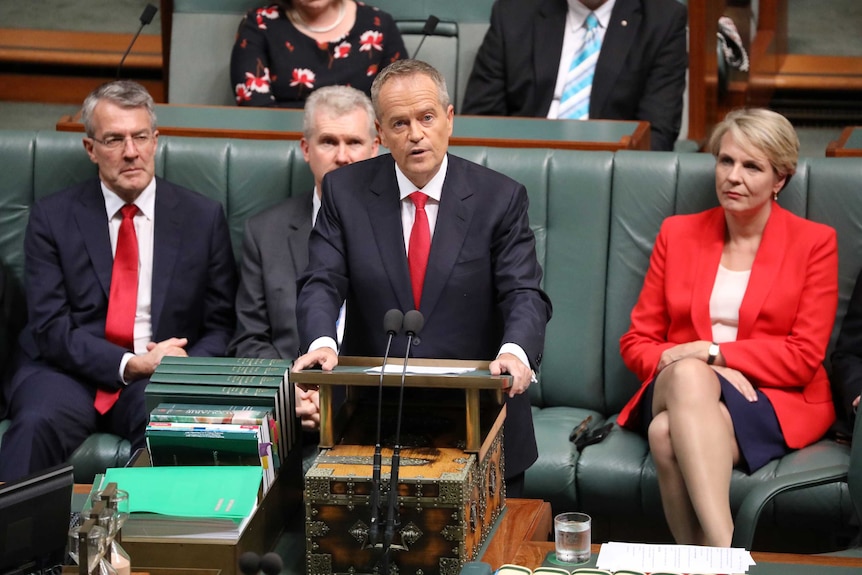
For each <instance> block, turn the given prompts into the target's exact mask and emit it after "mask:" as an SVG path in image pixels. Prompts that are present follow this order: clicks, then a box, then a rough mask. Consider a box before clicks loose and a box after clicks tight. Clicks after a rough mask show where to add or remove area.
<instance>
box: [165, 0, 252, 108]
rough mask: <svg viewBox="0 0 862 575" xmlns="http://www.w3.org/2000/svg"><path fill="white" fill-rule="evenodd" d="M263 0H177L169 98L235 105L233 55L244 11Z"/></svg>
mask: <svg viewBox="0 0 862 575" xmlns="http://www.w3.org/2000/svg"><path fill="white" fill-rule="evenodd" d="M265 3H266V2H265V1H262V0H174V2H173V4H174V12H173V17H172V21H171V53H170V67H169V68H168V102H170V103H172V104H210V105H214V106H232V105H235V104H236V100H235V98H234V91H233V86H231V83H230V54H231V50H232V49H233V43H234V39H235V38H236V31H237V28H238V27H239V23H240V20H242V17H243V15H244V14H245V13H246V12H247V11H248V10H251V9H252V8H254V7H256V6H263V5H264V4H265Z"/></svg>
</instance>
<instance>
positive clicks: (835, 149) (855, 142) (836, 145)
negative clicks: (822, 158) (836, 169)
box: [826, 126, 862, 158]
mask: <svg viewBox="0 0 862 575" xmlns="http://www.w3.org/2000/svg"><path fill="white" fill-rule="evenodd" d="M826 156H827V157H833V158H848V157H860V156H862V126H849V127H847V128H844V130H842V131H841V135H840V136H839V137H838V139H837V140H835V141H833V142H829V145H828V146H826Z"/></svg>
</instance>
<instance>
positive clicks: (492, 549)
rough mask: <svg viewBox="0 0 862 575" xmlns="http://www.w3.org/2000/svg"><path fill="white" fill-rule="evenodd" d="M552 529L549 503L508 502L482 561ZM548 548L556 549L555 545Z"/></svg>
mask: <svg viewBox="0 0 862 575" xmlns="http://www.w3.org/2000/svg"><path fill="white" fill-rule="evenodd" d="M91 487H92V486H91V485H87V484H80V483H76V484H75V487H74V492H75V493H78V494H82V495H86V494H88V493H90V489H91ZM552 529H553V516H552V515H551V504H550V503H548V502H546V501H541V500H539V499H508V500H507V501H506V512H505V514H504V515H503V518H502V520H501V521H500V522H499V525H497V527H496V529H495V530H494V533H493V535H492V536H491V539H490V540H489V541H488V543H487V545H486V546H485V551H484V553H483V554H482V557H481V559H480V560H481V561H484V562H486V563H490V564H491V566H492V567H493V568H494V569H497V568H498V567H499V566H500V565H504V564H506V563H516V562H517V560H516V559H517V558H516V556H515V555H516V552H519V551H520V548H519V545H520V544H522V543H523V542H527V541H537V542H547V541H548V540H549V539H550V538H551V535H552ZM549 545H550V548H551V549H553V547H554V544H553V542H551V543H550V544H549ZM543 557H544V556H543ZM133 560H134V558H133ZM146 571H147V572H149V573H150V575H220V570H213V569H184V568H177V569H167V568H158V569H156V568H147V569H146ZM76 574H77V570H76ZM133 575H135V574H134V573H133Z"/></svg>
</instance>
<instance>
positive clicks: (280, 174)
mask: <svg viewBox="0 0 862 575" xmlns="http://www.w3.org/2000/svg"><path fill="white" fill-rule="evenodd" d="M453 152H454V153H456V154H458V155H461V156H464V157H466V158H468V159H471V160H474V161H476V162H479V163H482V164H485V165H487V166H489V167H491V168H493V169H496V170H498V171H501V172H503V173H506V174H508V175H510V176H512V177H514V178H515V179H517V180H519V181H521V182H523V183H524V184H525V185H526V186H527V189H528V190H529V195H530V201H531V204H530V221H531V223H532V225H533V228H534V230H535V232H536V236H537V239H538V255H539V259H540V261H541V262H542V264H543V267H544V270H545V277H544V287H545V289H546V290H547V292H548V294H549V295H550V297H551V299H552V301H553V303H554V317H553V319H552V320H551V322H550V324H549V325H548V331H547V340H546V349H545V356H544V362H543V365H542V372H541V374H540V381H539V383H538V384H537V385H534V386H532V387H531V389H530V394H531V400H532V403H533V406H534V418H535V427H536V435H537V438H538V442H539V452H540V455H539V460H538V462H537V463H536V464H535V465H534V466H533V467H532V468H531V469H530V470H529V471H528V473H527V479H526V495H527V496H528V497H535V498H541V499H545V500H547V501H550V502H551V503H552V505H553V507H554V510H555V511H557V512H559V511H563V510H576V509H581V510H584V511H586V512H588V513H590V514H591V515H592V516H593V518H594V533H595V536H594V537H595V540H596V541H606V540H610V539H617V540H625V539H635V540H642V541H667V540H669V534H668V533H667V528H666V526H665V522H664V519H663V515H662V510H661V503H660V499H659V493H658V487H657V483H656V477H655V471H654V467H653V464H652V462H651V460H650V457H649V454H648V450H647V444H646V442H645V441H644V440H643V439H642V438H641V437H640V436H638V435H636V434H634V433H632V432H629V431H627V430H623V429H620V428H614V429H613V431H612V432H611V433H610V435H609V436H608V438H607V439H605V441H603V442H602V443H599V444H597V445H593V446H590V447H587V448H586V449H585V450H584V451H583V453H580V454H579V453H578V452H577V451H576V450H575V448H574V446H573V444H572V443H571V442H569V441H568V437H569V433H570V432H571V431H572V428H573V427H574V426H575V425H577V424H578V423H579V422H580V421H581V420H583V419H584V418H585V417H586V416H587V415H592V416H593V425H599V424H601V423H602V422H604V421H606V420H613V418H614V417H615V414H616V413H617V412H618V411H619V409H620V408H621V406H622V405H623V404H624V403H625V401H626V400H627V399H628V397H630V395H631V394H632V393H633V392H634V390H635V389H636V388H637V385H638V383H637V381H636V380H635V378H634V376H633V375H632V374H631V373H629V372H628V371H627V370H626V368H625V366H624V365H623V363H622V360H621V359H620V356H619V344H618V340H619V337H620V335H621V334H622V333H623V332H624V331H625V330H626V329H627V327H628V323H629V312H630V310H631V308H632V306H633V305H634V302H635V300H636V298H637V295H638V293H639V291H640V287H641V283H642V281H643V276H644V273H645V272H646V269H647V265H648V259H649V254H650V250H651V247H652V243H653V241H654V238H655V235H656V233H657V232H658V229H659V225H660V223H661V221H662V220H663V219H664V218H665V217H666V216H669V215H671V214H674V213H688V212H694V211H699V210H703V209H706V208H708V207H711V206H713V205H715V203H716V198H715V194H714V177H713V165H714V162H713V158H712V157H711V156H709V155H705V154H674V153H657V152H617V153H610V152H584V151H569V150H546V149H507V148H482V147H470V148H453ZM0 165H2V166H4V177H3V178H2V179H0V259H2V262H3V263H4V264H5V265H7V266H8V268H9V269H11V270H12V275H13V277H14V278H15V279H16V281H18V282H20V281H21V278H22V277H23V259H24V258H23V253H22V241H23V233H24V229H25V226H26V223H27V216H28V210H29V207H30V205H31V204H32V203H33V201H34V200H36V199H37V198H40V197H43V196H44V195H46V194H48V193H51V192H53V191H55V190H57V189H60V188H62V187H63V186H65V185H68V184H70V183H72V182H73V181H78V180H82V179H84V178H87V177H92V176H94V175H95V168H94V166H93V165H92V164H91V163H90V161H89V159H88V158H87V157H86V154H85V153H84V151H83V150H82V146H81V136H80V135H79V134H71V133H63V132H38V133H37V132H20V131H5V132H0ZM156 167H157V173H158V174H159V175H161V176H164V177H166V178H168V179H170V180H172V181H174V182H176V183H178V184H181V185H185V186H187V187H190V188H193V189H196V190H199V191H200V192H202V193H205V194H206V195H208V196H210V197H213V198H215V199H217V200H219V201H220V202H222V203H223V205H224V206H225V210H226V213H227V216H228V221H229V225H230V229H231V234H232V240H233V242H234V246H233V247H234V251H235V253H236V254H237V256H239V250H240V244H241V234H242V226H243V222H244V221H245V220H246V218H248V217H249V216H251V215H253V214H255V213H257V212H259V211H261V210H263V209H265V208H267V207H269V206H271V205H273V204H275V203H276V202H278V201H279V200H281V199H283V198H286V197H289V196H290V195H292V194H294V193H297V192H302V191H306V190H308V189H310V188H311V185H312V182H311V175H310V173H309V172H308V170H307V167H306V166H305V163H304V162H303V160H302V156H301V154H300V150H299V147H298V145H297V143H296V142H289V141H255V140H225V139H217V138H200V139H198V138H181V137H173V138H171V137H162V138H160V145H159V150H158V156H157V159H156ZM859 182H862V158H860V159H834V158H814V159H803V160H802V161H801V163H800V168H799V173H798V174H797V175H796V176H795V177H794V178H793V179H792V181H791V182H790V185H789V188H788V189H787V190H786V191H785V192H783V193H782V195H781V200H780V201H781V203H782V205H783V206H785V207H787V208H788V209H790V210H792V211H794V212H796V213H798V214H801V215H804V216H806V217H809V218H811V219H814V220H818V221H821V222H824V223H827V224H830V225H832V226H834V227H835V228H836V229H837V230H838V236H839V255H840V263H841V267H840V282H841V283H840V289H841V301H840V308H839V309H840V311H839V316H843V314H844V310H845V309H846V305H847V300H848V298H849V295H850V293H851V290H852V287H853V282H854V280H855V278H856V275H857V273H858V271H859V269H860V267H862V196H860V195H859V186H860V184H859ZM838 326H840V320H839V322H838V323H837V324H836V330H835V332H836V333H837V331H838ZM10 343H11V342H9V341H6V342H3V345H10ZM0 425H2V424H0ZM0 430H2V426H0ZM106 442H107V444H108V445H110V446H111V448H106ZM118 445H122V443H121V442H118V440H117V438H115V437H113V436H105V435H100V436H95V437H91V438H90V439H89V440H88V441H87V442H86V443H85V445H84V446H82V448H81V449H79V450H78V453H76V454H75V457H74V459H73V461H74V464H75V465H76V473H77V475H76V477H77V479H78V480H79V481H83V480H86V475H85V473H91V472H92V470H94V469H101V468H104V467H105V466H107V465H116V464H122V462H123V459H124V457H125V454H126V452H124V451H123V450H122V449H121V448H119V447H117V446H118ZM848 461H849V450H848V448H847V447H846V446H843V445H839V444H837V443H835V442H833V441H830V440H823V441H821V442H819V443H817V444H815V445H813V446H810V447H808V448H806V449H803V450H801V451H798V452H795V453H792V454H790V455H787V456H785V457H784V458H782V459H781V460H778V461H774V462H772V463H770V464H768V465H766V466H765V467H764V468H762V469H760V470H758V471H757V472H756V473H755V474H754V475H753V476H750V477H749V476H747V475H744V474H742V473H739V472H735V473H734V477H733V484H732V490H731V501H732V505H733V506H734V509H736V508H738V506H739V505H740V503H741V500H742V498H743V497H744V496H745V495H746V494H747V493H748V492H749V491H750V490H751V489H752V488H753V487H754V486H755V485H757V484H759V483H760V482H762V481H763V480H766V479H771V478H774V477H781V476H785V475H787V474H789V473H792V472H795V471H800V470H807V469H813V468H820V467H827V466H831V465H847V464H848ZM85 464H86V465H87V466H88V467H86V468H85V467H84V465H85ZM857 528H858V518H857V517H856V516H855V512H854V511H853V508H852V505H851V503H850V499H849V495H848V491H847V487H846V485H829V486H818V487H815V488H811V489H806V490H804V491H800V492H795V493H788V494H782V495H781V496H779V497H777V498H776V500H775V502H774V503H773V504H771V505H770V506H769V508H768V509H767V511H766V512H765V513H764V514H763V516H762V517H761V522H760V528H759V529H758V533H757V534H758V539H756V540H755V544H756V547H757V548H759V549H764V548H771V549H784V550H794V551H804V550H826V549H829V548H831V547H833V546H835V547H837V546H839V545H840V542H839V541H837V540H836V538H839V537H841V536H845V535H848V534H850V533H851V532H853V531H854V530H855V529H857ZM803 544H805V545H807V547H806V546H803Z"/></svg>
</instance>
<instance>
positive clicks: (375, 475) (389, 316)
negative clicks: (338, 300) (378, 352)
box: [368, 309, 404, 546]
mask: <svg viewBox="0 0 862 575" xmlns="http://www.w3.org/2000/svg"><path fill="white" fill-rule="evenodd" d="M403 322H404V314H403V313H401V310H400V309H390V310H389V311H387V312H386V314H385V315H384V316H383V330H384V331H385V332H386V334H387V335H388V336H389V338H388V340H387V341H386V353H384V354H383V367H382V368H381V369H380V383H379V385H378V386H377V442H376V443H375V444H374V461H373V463H372V473H371V524H370V526H369V527H368V543H369V544H370V545H371V546H374V545H377V540H378V539H379V537H380V467H381V463H382V462H381V460H382V455H381V446H380V425H381V421H382V419H383V414H382V406H383V375H384V374H385V373H386V360H387V358H388V357H389V348H390V346H391V345H392V338H393V337H394V336H395V335H397V334H398V332H399V331H401V324H402V323H403Z"/></svg>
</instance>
